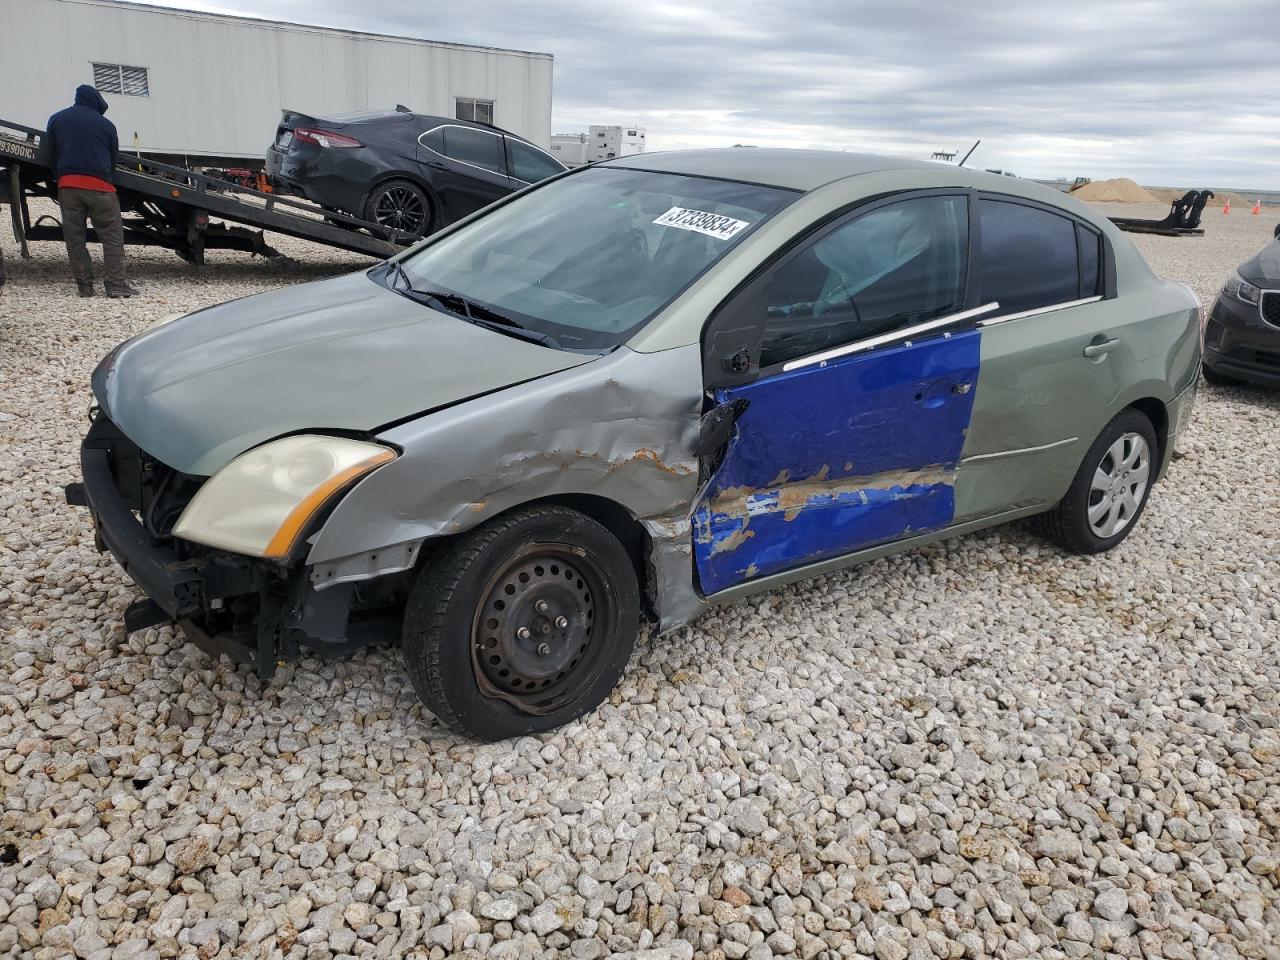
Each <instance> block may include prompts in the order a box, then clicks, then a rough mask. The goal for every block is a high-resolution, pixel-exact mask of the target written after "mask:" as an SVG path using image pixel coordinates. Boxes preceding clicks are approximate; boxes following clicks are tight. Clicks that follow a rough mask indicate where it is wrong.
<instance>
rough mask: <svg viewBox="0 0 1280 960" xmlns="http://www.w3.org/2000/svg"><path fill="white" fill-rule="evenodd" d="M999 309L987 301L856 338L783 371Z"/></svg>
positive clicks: (792, 362)
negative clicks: (884, 331) (887, 330)
mask: <svg viewBox="0 0 1280 960" xmlns="http://www.w3.org/2000/svg"><path fill="white" fill-rule="evenodd" d="M999 309H1000V304H998V303H995V302H992V303H987V304H983V305H982V306H980V307H974V308H972V309H971V310H961V311H960V312H959V313H951V314H948V315H947V316H945V317H938V318H937V319H936V320H926V321H925V322H924V323H917V324H916V325H915V326H912V327H903V328H902V329H901V330H891V331H889V332H888V333H882V334H880V335H879V336H875V337H868V338H867V339H866V340H855V341H854V342H853V343H846V344H845V345H844V346H843V347H832V348H831V349H830V350H824V351H822V352H821V353H811V354H810V355H809V356H807V357H799V358H797V359H795V360H788V361H787V362H786V363H784V364H783V365H782V372H783V373H790V372H791V371H792V370H799V369H801V368H802V367H811V366H813V365H814V364H815V363H826V362H827V361H828V360H835V359H837V358H839V357H843V356H847V355H848V354H851V353H858V352H860V351H862V350H870V349H872V348H874V347H880V346H883V345H884V344H886V343H894V342H896V341H899V340H901V341H903V342H904V343H908V344H909V343H911V338H912V337H913V336H916V335H918V334H921V333H928V332H929V331H930V330H937V329H938V328H939V327H945V326H949V325H950V324H953V323H959V322H960V321H961V320H968V319H970V318H971V317H980V316H982V314H984V313H990V312H991V311H992V310H999ZM948 336H949V334H948Z"/></svg>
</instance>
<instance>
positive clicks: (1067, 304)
mask: <svg viewBox="0 0 1280 960" xmlns="http://www.w3.org/2000/svg"><path fill="white" fill-rule="evenodd" d="M1101 299H1102V296H1101V295H1099V296H1096V297H1084V298H1082V299H1080V300H1067V301H1064V302H1063V303H1051V304H1049V306H1047V307H1036V308H1035V309H1034V310H1023V311H1022V312H1021V313H1010V314H1007V315H1006V316H1003V317H992V318H991V319H989V320H979V321H978V326H980V327H990V326H994V325H995V324H997V323H1004V322H1005V321H1006V320H1021V319H1022V318H1023V317H1037V316H1039V315H1040V314H1042V313H1053V312H1054V311H1057V310H1068V309H1070V308H1071V307H1082V306H1084V305H1085V304H1086V303H1097V302H1098V301H1099V300H1101Z"/></svg>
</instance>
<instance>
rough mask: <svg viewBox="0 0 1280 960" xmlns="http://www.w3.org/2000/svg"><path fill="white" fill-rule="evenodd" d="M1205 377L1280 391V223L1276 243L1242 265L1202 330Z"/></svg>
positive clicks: (1230, 280) (1223, 383)
mask: <svg viewBox="0 0 1280 960" xmlns="http://www.w3.org/2000/svg"><path fill="white" fill-rule="evenodd" d="M1204 378H1205V379H1206V380H1208V381H1209V382H1210V383H1217V384H1222V385H1230V384H1235V383H1240V382H1241V381H1246V380H1247V381H1251V382H1253V383H1260V384H1269V385H1271V386H1280V224H1278V225H1277V226H1276V229H1275V239H1274V240H1272V241H1271V243H1269V244H1267V245H1266V246H1265V247H1263V248H1262V249H1261V250H1259V251H1258V253H1257V255H1256V256H1254V257H1252V258H1250V259H1249V260H1246V261H1245V262H1244V263H1242V264H1240V266H1239V267H1238V268H1237V270H1236V272H1235V273H1234V274H1232V275H1231V277H1229V278H1228V279H1227V282H1226V283H1225V284H1224V285H1223V287H1222V292H1221V293H1219V294H1218V299H1217V300H1215V301H1214V302H1213V309H1212V310H1210V311H1209V316H1208V320H1207V322H1206V323H1205V328H1204Z"/></svg>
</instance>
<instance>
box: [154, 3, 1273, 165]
mask: <svg viewBox="0 0 1280 960" xmlns="http://www.w3.org/2000/svg"><path fill="white" fill-rule="evenodd" d="M162 2H163V0H162ZM174 5H182V6H191V5H192V4H191V3H190V2H181V3H177V4H174ZM195 5H196V6H197V7H200V8H202V9H216V10H220V11H223V12H236V13H244V14H247V15H251V16H259V17H275V18H278V19H281V20H292V21H297V22H303V23H318V24H323V25H326V26H337V27H346V28H350V29H359V30H369V31H374V32H380V33H390V34H399V35H405V36H416V37H427V38H430V39H435V40H452V41H457V42H463V43H479V44H487V45H492V46H504V47H515V48H519V49H527V50H540V51H546V52H550V53H553V54H554V55H555V58H556V65H555V103H554V110H553V112H554V125H555V127H556V129H557V130H561V129H564V130H576V129H583V128H585V126H586V125H587V124H588V123H593V122H594V123H640V124H644V125H646V126H647V127H648V129H649V138H648V142H649V144H650V148H651V149H671V148H680V147H691V146H713V145H722V144H732V143H738V142H743V143H758V144H761V145H779V146H782V145H793V146H818V147H832V148H837V149H850V150H869V151H882V152H894V153H902V154H907V155H913V156H928V154H929V153H930V152H931V151H933V150H935V149H940V148H947V149H960V150H964V149H967V147H968V146H969V145H970V144H971V143H972V142H973V141H974V140H975V139H977V138H979V137H981V138H982V141H983V142H982V146H981V147H980V148H979V151H978V153H976V154H975V155H974V160H973V161H971V162H972V163H974V164H975V165H978V166H984V167H1001V168H1006V169H1012V170H1014V171H1016V172H1017V173H1019V174H1022V175H1024V176H1039V177H1053V176H1075V175H1077V174H1082V175H1086V176H1092V177H1095V178H1098V177H1107V176H1131V177H1134V178H1135V179H1137V180H1140V181H1142V182H1146V183H1151V184H1160V185H1184V184H1186V185H1194V184H1206V185H1215V186H1240V187H1259V188H1265V187H1280V124H1277V122H1276V117H1275V91H1276V90H1277V88H1280V44H1277V42H1276V41H1275V40H1274V38H1273V37H1269V36H1265V35H1266V34H1267V33H1269V30H1270V27H1271V26H1272V24H1273V20H1274V13H1275V7H1274V2H1273V0H1238V2H1236V3H1233V4H1232V5H1231V11H1230V15H1229V16H1227V15H1225V14H1224V12H1223V11H1221V10H1219V9H1215V8H1214V7H1213V6H1212V5H1208V4H1202V3H1187V2H1175V0H1136V2H1128V3H1125V4H1117V3H1114V2H1112V0H1077V2H1074V3H1070V4H1015V3H1011V2H1004V3H996V2H991V0H973V2H970V3H944V2H922V0H899V2H889V0H849V2H842V0H801V2H793V3H777V2H767V3H766V2H756V0H742V2H723V0H710V2H702V3H698V4H697V5H696V6H694V5H689V4H688V3H687V2H667V3H656V4H652V5H640V4H636V5H631V4H601V3H599V2H585V0H542V2H540V3H536V4H534V3H498V2H494V0H472V2H468V3H464V4H429V5H428V4H422V3H421V2H420V0H381V2H378V3H376V4H370V5H367V6H356V5H351V4H348V3H346V2H345V0H256V2H255V3H253V4H250V3H248V2H247V0H244V2H241V0H219V2H216V3H204V2H197V3H196V4H195Z"/></svg>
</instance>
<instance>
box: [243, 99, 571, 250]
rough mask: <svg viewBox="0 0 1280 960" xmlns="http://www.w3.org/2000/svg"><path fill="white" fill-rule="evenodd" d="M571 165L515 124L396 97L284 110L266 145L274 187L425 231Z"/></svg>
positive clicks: (400, 226) (408, 229)
mask: <svg viewBox="0 0 1280 960" xmlns="http://www.w3.org/2000/svg"><path fill="white" fill-rule="evenodd" d="M564 170H565V166H564V165H563V164H562V163H560V161H559V160H557V159H555V158H554V157H552V156H551V155H550V154H547V153H545V152H543V151H542V150H539V149H538V148H537V147H535V146H534V145H533V144H531V143H530V142H529V141H527V140H525V139H524V138H523V137H518V136H516V135H515V134H513V133H507V132H506V131H504V130H499V129H497V128H496V127H490V126H486V125H484V124H479V123H469V122H468V121H466V120H450V119H447V118H445V117H431V116H423V115H422V114H417V113H413V112H412V111H410V110H408V109H406V108H405V107H399V106H398V107H396V108H395V109H394V110H377V111H367V112H364V113H349V114H343V115H339V116H334V117H311V116H307V115H306V114H303V113H298V112H296V111H294V110H285V111H284V113H283V116H281V118H280V126H279V127H278V128H277V129H276V139H275V142H274V143H272V144H271V146H270V147H268V148H267V173H268V174H270V175H271V179H272V182H273V183H274V184H276V185H277V188H281V187H283V188H284V189H285V190H287V191H288V192H290V193H295V194H298V195H300V196H303V197H306V198H307V199H309V200H311V201H313V202H315V203H318V204H320V205H321V206H322V207H325V208H326V209H329V210H340V211H342V212H344V213H348V214H351V215H352V216H356V217H360V218H362V219H365V220H371V221H374V222H377V223H380V224H383V225H384V226H387V227H393V228H395V229H396V230H401V231H404V232H406V233H411V234H415V235H420V236H426V235H427V234H429V233H431V232H432V231H433V230H439V229H440V228H441V227H443V226H447V225H448V224H450V223H453V222H454V221H456V220H459V219H461V218H462V217H465V216H466V215H467V214H469V213H472V212H474V211H476V210H479V209H480V208H481V207H483V206H487V205H488V204H490V203H492V202H493V201H494V200H497V199H498V198H499V197H503V196H506V195H507V194H508V193H512V192H513V191H516V190H519V189H521V188H522V187H525V186H528V185H529V184H530V183H535V182H537V181H539V180H545V179H546V178H547V177H551V176H555V175H556V174H557V173H563V172H564Z"/></svg>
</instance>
